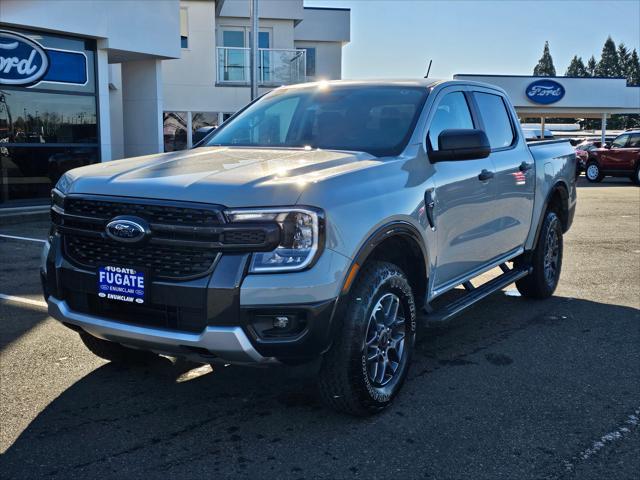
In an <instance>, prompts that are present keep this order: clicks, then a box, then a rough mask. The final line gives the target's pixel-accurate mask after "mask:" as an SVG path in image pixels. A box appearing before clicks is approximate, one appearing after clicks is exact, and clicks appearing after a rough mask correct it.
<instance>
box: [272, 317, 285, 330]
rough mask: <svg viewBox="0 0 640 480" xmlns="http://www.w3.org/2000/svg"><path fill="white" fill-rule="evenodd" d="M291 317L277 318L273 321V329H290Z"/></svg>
mask: <svg viewBox="0 0 640 480" xmlns="http://www.w3.org/2000/svg"><path fill="white" fill-rule="evenodd" d="M288 327H289V317H276V318H274V319H273V328H288Z"/></svg>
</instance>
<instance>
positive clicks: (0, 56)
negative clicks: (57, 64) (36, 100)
mask: <svg viewBox="0 0 640 480" xmlns="http://www.w3.org/2000/svg"><path fill="white" fill-rule="evenodd" d="M47 70H49V57H48V56H47V52H46V51H45V49H44V47H43V46H42V45H40V44H39V43H38V42H35V41H33V40H31V39H30V38H28V37H25V36H23V35H20V34H18V33H13V32H8V31H6V30H0V85H22V86H28V85H33V84H34V83H38V82H39V81H40V80H41V79H42V78H43V77H44V76H45V75H46V74H47Z"/></svg>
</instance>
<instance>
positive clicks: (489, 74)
mask: <svg viewBox="0 0 640 480" xmlns="http://www.w3.org/2000/svg"><path fill="white" fill-rule="evenodd" d="M458 75H461V76H470V77H471V76H473V77H515V78H579V79H581V80H599V79H600V80H601V79H607V80H626V79H627V78H626V77H571V76H566V75H554V76H541V75H495V74H492V73H456V74H454V75H453V76H454V77H456V76H458ZM629 86H632V85H629ZM633 86H635V85H633Z"/></svg>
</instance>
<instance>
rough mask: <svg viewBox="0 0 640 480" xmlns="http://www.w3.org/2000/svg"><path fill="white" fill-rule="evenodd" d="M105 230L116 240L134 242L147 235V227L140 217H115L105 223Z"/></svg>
mask: <svg viewBox="0 0 640 480" xmlns="http://www.w3.org/2000/svg"><path fill="white" fill-rule="evenodd" d="M105 232H106V233H107V236H108V237H109V238H111V239H113V240H117V241H118V242H127V243H134V242H139V241H141V240H143V239H144V238H145V237H146V236H147V233H148V228H146V222H145V221H144V220H142V219H141V218H140V219H139V218H136V217H130V218H115V219H114V220H113V221H111V222H109V223H108V224H107V227H106V229H105Z"/></svg>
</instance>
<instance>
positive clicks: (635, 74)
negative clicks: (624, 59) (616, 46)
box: [627, 48, 640, 87]
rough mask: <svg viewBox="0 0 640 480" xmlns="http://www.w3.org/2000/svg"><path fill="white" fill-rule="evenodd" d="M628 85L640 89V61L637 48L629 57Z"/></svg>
mask: <svg viewBox="0 0 640 480" xmlns="http://www.w3.org/2000/svg"><path fill="white" fill-rule="evenodd" d="M627 85H633V86H636V87H640V60H639V59H638V52H637V50H636V49H635V48H634V49H633V51H632V52H631V55H630V57H629V63H628V68H627Z"/></svg>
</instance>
